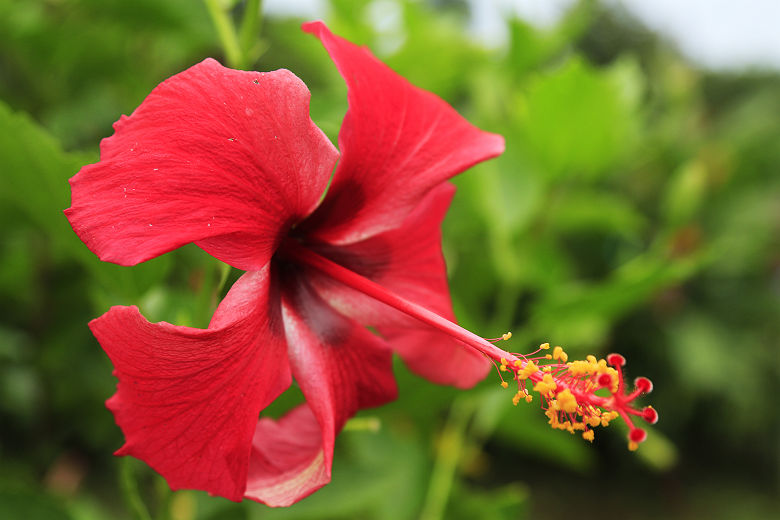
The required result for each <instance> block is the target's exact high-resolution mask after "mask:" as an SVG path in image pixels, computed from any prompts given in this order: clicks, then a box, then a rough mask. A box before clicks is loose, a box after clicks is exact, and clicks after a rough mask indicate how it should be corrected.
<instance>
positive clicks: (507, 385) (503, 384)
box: [501, 381, 509, 388]
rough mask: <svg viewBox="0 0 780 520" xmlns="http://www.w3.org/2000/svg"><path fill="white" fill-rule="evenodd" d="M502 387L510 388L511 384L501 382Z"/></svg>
mask: <svg viewBox="0 0 780 520" xmlns="http://www.w3.org/2000/svg"><path fill="white" fill-rule="evenodd" d="M501 386H502V387H504V388H509V383H507V382H506V381H501Z"/></svg>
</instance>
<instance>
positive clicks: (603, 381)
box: [597, 374, 612, 387]
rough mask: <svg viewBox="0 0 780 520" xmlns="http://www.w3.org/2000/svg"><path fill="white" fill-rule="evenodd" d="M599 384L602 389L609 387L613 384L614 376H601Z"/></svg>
mask: <svg viewBox="0 0 780 520" xmlns="http://www.w3.org/2000/svg"><path fill="white" fill-rule="evenodd" d="M597 383H598V384H599V386H600V387H605V386H609V385H611V384H612V376H610V375H609V374H601V375H600V376H599V378H598V381H597Z"/></svg>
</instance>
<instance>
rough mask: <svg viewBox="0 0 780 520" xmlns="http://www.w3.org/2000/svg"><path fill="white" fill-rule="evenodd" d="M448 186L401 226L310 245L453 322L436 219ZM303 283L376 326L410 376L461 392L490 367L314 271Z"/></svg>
mask: <svg viewBox="0 0 780 520" xmlns="http://www.w3.org/2000/svg"><path fill="white" fill-rule="evenodd" d="M454 193H455V187H454V186H453V185H451V184H449V183H445V184H442V185H440V186H439V187H437V188H434V189H433V190H432V191H430V192H429V193H428V195H427V196H426V197H425V198H424V199H423V200H422V202H421V203H420V204H419V205H418V206H417V207H416V208H415V209H414V211H413V212H412V213H410V214H409V216H408V217H407V218H406V220H404V222H403V224H402V225H401V226H400V227H398V228H395V229H393V230H390V231H386V232H384V233H381V234H379V235H375V236H373V237H371V238H369V239H367V240H363V241H360V242H356V243H354V244H349V245H345V246H338V247H337V246H324V247H319V248H314V249H315V250H316V251H317V252H319V253H320V254H322V255H324V256H326V257H328V258H330V259H331V260H333V261H335V262H336V263H338V264H340V265H343V266H344V267H347V268H348V269H351V270H353V271H355V272H357V273H359V274H361V275H363V276H365V277H367V278H369V279H371V280H373V281H375V282H377V283H378V284H380V285H382V286H383V287H386V288H387V289H388V290H390V291H392V292H394V293H396V294H398V295H399V296H403V297H404V298H406V299H408V300H411V301H413V302H415V303H418V304H420V305H424V306H425V307H426V308H428V309H429V310H431V311H433V312H435V313H437V314H438V315H440V316H442V317H444V318H447V319H448V320H450V321H453V322H454V321H456V320H455V315H454V313H453V311H452V304H451V303H450V295H449V287H448V284H447V272H446V266H445V262H444V257H443V256H442V252H441V230H440V228H441V221H442V220H443V219H444V215H445V214H446V212H447V208H448V207H449V205H450V201H451V200H452V197H453V195H454ZM310 279H311V281H312V283H313V285H314V286H315V287H316V289H317V291H318V292H319V294H321V295H322V296H323V297H324V298H325V299H326V300H327V301H328V302H329V303H330V304H331V305H333V306H334V307H335V308H337V309H339V310H340V311H341V312H343V313H344V314H346V315H348V316H352V317H354V318H356V319H357V320H358V321H360V322H361V323H366V324H369V325H373V326H375V327H377V329H378V330H379V331H380V332H381V333H382V335H383V336H384V337H385V339H387V341H388V342H389V343H390V345H391V346H392V347H393V349H394V350H396V351H397V352H398V353H399V355H400V356H401V357H402V358H403V360H404V361H405V362H406V364H407V366H408V367H409V368H410V369H411V370H412V371H413V372H415V373H417V374H419V375H421V376H423V377H425V378H427V379H429V380H430V381H433V382H435V383H439V384H448V385H454V386H457V387H459V388H468V387H471V386H473V385H474V384H476V383H477V382H479V381H481V380H482V379H483V378H484V377H485V375H486V374H487V372H488V370H489V368H490V364H489V362H488V361H487V360H486V359H485V357H484V356H483V355H481V354H479V353H478V352H476V351H475V350H474V349H472V348H471V347H468V346H466V345H464V344H463V343H461V342H459V341H457V340H454V339H453V338H452V337H450V336H449V335H447V334H444V333H442V332H440V331H438V330H436V329H434V328H432V327H430V326H428V325H424V324H422V323H420V322H419V321H418V320H416V319H414V318H411V317H409V316H407V315H405V314H402V313H400V312H399V311H396V310H395V309H392V308H390V307H389V306H387V305H385V304H383V303H381V302H378V301H377V300H374V299H372V298H370V297H368V296H366V295H364V294H363V293H361V292H358V291H355V290H354V289H351V288H349V287H347V286H345V285H344V284H341V283H338V282H335V281H334V280H332V279H331V278H329V277H327V276H324V275H322V274H320V273H318V272H317V271H312V272H311V273H310Z"/></svg>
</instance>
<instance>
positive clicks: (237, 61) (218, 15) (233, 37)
mask: <svg viewBox="0 0 780 520" xmlns="http://www.w3.org/2000/svg"><path fill="white" fill-rule="evenodd" d="M203 1H204V3H205V4H206V9H208V12H209V16H211V21H212V22H213V23H214V27H215V28H216V30H217V35H218V36H219V41H220V43H222V47H223V48H224V49H225V58H226V59H227V62H228V66H230V67H231V68H234V69H243V68H244V67H245V66H246V63H245V61H246V60H245V56H244V52H243V51H242V49H241V44H240V43H239V41H238V35H237V34H236V28H235V26H234V25H233V21H232V20H231V19H230V17H229V16H228V13H227V12H226V11H225V10H224V9H223V8H222V7H221V6H220V5H219V2H218V0H203Z"/></svg>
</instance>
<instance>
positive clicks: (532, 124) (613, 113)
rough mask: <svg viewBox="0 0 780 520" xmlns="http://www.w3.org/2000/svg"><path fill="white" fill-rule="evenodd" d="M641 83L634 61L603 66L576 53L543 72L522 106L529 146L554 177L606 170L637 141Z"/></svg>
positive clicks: (522, 124)
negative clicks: (637, 113)
mask: <svg viewBox="0 0 780 520" xmlns="http://www.w3.org/2000/svg"><path fill="white" fill-rule="evenodd" d="M632 71H633V72H632ZM639 85H641V80H640V76H639V75H638V73H637V72H636V69H635V68H634V67H633V66H632V65H631V64H630V62H623V63H620V62H619V63H618V64H616V65H614V66H613V67H612V68H611V69H604V70H600V69H595V68H593V67H592V66H591V65H588V64H587V63H585V62H584V61H583V60H582V59H581V58H577V57H574V58H572V59H570V60H568V61H567V62H566V63H565V64H564V65H563V66H562V67H560V68H559V69H557V70H554V71H552V72H548V73H546V74H544V75H542V76H540V77H538V78H537V79H536V80H535V81H533V82H532V83H531V85H530V87H529V88H528V91H527V93H526V97H525V102H524V104H523V105H521V106H519V107H517V108H518V110H519V117H520V132H521V134H522V136H523V141H522V144H523V145H524V146H525V149H526V152H527V153H528V154H529V156H530V157H531V158H533V159H534V160H535V161H536V162H537V163H538V164H539V165H540V167H541V169H542V170H543V171H544V172H545V173H546V174H547V175H548V176H550V177H577V176H582V177H585V178H594V177H599V176H603V175H605V174H606V173H608V172H609V171H610V168H613V167H614V166H615V165H616V163H617V162H618V160H620V159H621V158H623V157H626V156H627V155H628V153H629V152H630V151H631V148H632V146H633V145H634V143H635V137H636V136H635V133H636V110H637V107H636V101H637V99H636V98H637V92H638V91H639V90H641V89H640V87H639Z"/></svg>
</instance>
